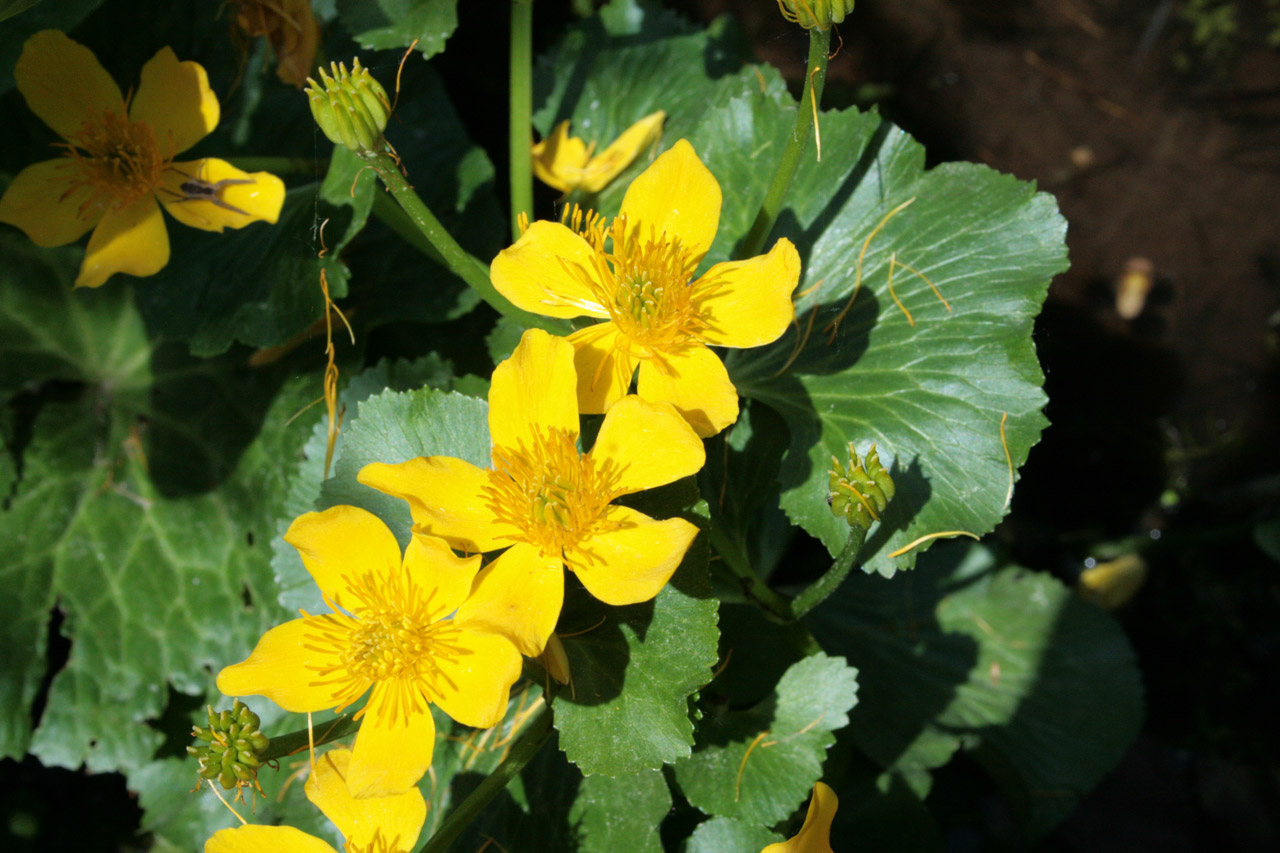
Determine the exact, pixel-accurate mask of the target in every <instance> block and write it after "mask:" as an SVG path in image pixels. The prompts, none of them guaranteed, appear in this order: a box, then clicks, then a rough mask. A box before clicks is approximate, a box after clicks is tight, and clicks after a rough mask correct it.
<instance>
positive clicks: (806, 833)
mask: <svg viewBox="0 0 1280 853" xmlns="http://www.w3.org/2000/svg"><path fill="white" fill-rule="evenodd" d="M838 805H840V801H839V799H837V798H836V792H835V791H833V790H831V788H829V787H828V786H827V785H826V783H825V782H817V783H815V784H814V786H813V797H811V798H810V800H809V812H808V814H806V815H805V816H804V825H803V826H801V827H800V831H799V832H797V833H796V834H795V836H794V837H793V838H788V839H787V840H786V841H779V842H777V843H776V844H770V845H769V846H768V847H765V848H764V849H763V850H761V851H760V853H831V821H832V820H833V819H834V818H835V816H836V806H838Z"/></svg>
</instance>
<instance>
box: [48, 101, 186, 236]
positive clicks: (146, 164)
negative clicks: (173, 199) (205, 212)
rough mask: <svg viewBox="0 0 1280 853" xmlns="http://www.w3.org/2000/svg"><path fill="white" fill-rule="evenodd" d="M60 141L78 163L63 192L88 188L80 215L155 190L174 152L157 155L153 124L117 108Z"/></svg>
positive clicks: (90, 214)
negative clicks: (118, 110) (75, 173)
mask: <svg viewBox="0 0 1280 853" xmlns="http://www.w3.org/2000/svg"><path fill="white" fill-rule="evenodd" d="M58 146H59V147H61V148H64V149H66V156H67V157H69V158H71V159H72V160H73V161H75V163H76V165H78V166H79V167H80V174H79V175H78V176H77V177H75V178H74V179H72V181H71V187H70V188H69V189H68V190H67V195H70V194H71V193H73V192H75V191H76V190H78V189H80V188H82V187H88V188H89V190H90V191H91V194H90V197H89V199H88V200H87V201H85V202H84V204H82V205H81V206H80V210H79V212H78V216H79V217H80V218H81V219H89V218H96V217H98V216H101V215H102V214H103V213H105V212H106V211H107V210H108V209H109V208H112V209H117V210H118V209H120V208H123V207H127V206H129V205H130V204H133V203H134V202H135V201H137V200H138V199H140V198H142V197H144V196H146V195H148V194H150V193H153V192H155V191H156V190H157V189H158V188H159V187H160V183H161V175H162V174H163V173H164V171H165V169H167V168H168V167H169V161H170V160H171V159H172V157H173V153H174V152H169V153H168V155H167V156H166V155H163V154H161V152H160V146H159V144H158V143H157V142H156V135H155V131H154V130H152V129H151V125H149V124H147V123H145V122H131V121H129V119H128V117H127V116H125V115H123V114H121V113H117V112H116V111H115V110H104V111H103V113H102V118H101V119H99V120H98V121H85V122H84V124H82V125H81V126H80V131H79V133H77V134H76V135H75V136H73V137H71V140H70V141H69V142H60V143H58Z"/></svg>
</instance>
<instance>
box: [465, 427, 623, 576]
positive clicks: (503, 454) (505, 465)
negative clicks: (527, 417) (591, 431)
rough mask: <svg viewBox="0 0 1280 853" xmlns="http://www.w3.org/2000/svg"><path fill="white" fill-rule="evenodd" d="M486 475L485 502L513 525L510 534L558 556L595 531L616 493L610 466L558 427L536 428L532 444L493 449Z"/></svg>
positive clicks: (501, 519)
mask: <svg viewBox="0 0 1280 853" xmlns="http://www.w3.org/2000/svg"><path fill="white" fill-rule="evenodd" d="M488 473H489V482H488V484H487V485H486V487H485V492H486V495H487V496H488V498H489V503H488V506H489V508H490V509H491V510H492V511H493V513H494V514H495V515H496V516H497V517H498V520H499V521H500V522H502V523H505V524H508V525H510V526H511V527H513V528H515V530H516V532H515V533H513V534H510V536H509V538H511V539H512V540H514V541H517V542H528V543H529V544H531V545H536V546H537V547H538V550H539V551H540V552H541V553H542V554H544V555H556V556H562V555H563V554H564V551H565V549H571V548H573V547H574V546H576V545H577V544H578V543H579V542H580V541H582V540H583V539H584V538H586V537H587V536H590V535H591V534H592V533H593V532H595V531H597V530H599V529H600V527H601V525H602V524H603V523H604V514H605V508H606V507H607V506H608V505H609V502H610V501H611V500H613V499H614V498H615V497H617V495H618V492H617V491H616V489H615V488H614V487H613V486H612V483H613V481H614V479H615V477H614V474H613V471H612V468H611V466H609V465H604V466H597V465H596V463H595V460H594V459H592V458H591V454H586V455H583V454H580V453H578V448H577V447H576V445H575V442H574V436H573V434H572V433H570V432H568V431H566V430H562V429H551V430H539V431H537V432H535V433H534V438H533V445H532V446H531V447H529V446H526V445H525V444H524V442H523V441H522V442H521V443H520V445H519V447H516V448H509V447H495V448H494V449H493V468H492V469H491V470H490V471H489V472H488Z"/></svg>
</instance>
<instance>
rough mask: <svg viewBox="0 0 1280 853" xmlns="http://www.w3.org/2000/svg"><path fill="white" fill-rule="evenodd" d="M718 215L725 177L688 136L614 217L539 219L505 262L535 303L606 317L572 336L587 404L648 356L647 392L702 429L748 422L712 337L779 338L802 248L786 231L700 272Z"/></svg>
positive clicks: (504, 288)
mask: <svg viewBox="0 0 1280 853" xmlns="http://www.w3.org/2000/svg"><path fill="white" fill-rule="evenodd" d="M719 220H720V185H719V184H718V183H716V179H715V177H714V176H713V175H712V174H711V172H710V171H708V170H707V167H706V166H704V165H702V161H700V160H699V159H698V155H697V154H695V153H694V151H693V146H691V145H690V144H689V143H688V142H687V141H685V140H683V139H681V140H680V141H679V142H677V143H676V144H675V146H674V147H673V148H671V150H670V151H667V152H666V153H664V154H663V155H662V156H660V157H659V158H658V159H657V160H655V161H654V163H653V165H652V166H650V167H649V168H648V169H646V170H645V171H644V173H643V174H642V175H640V176H639V177H638V178H636V179H635V181H634V182H633V183H632V184H631V186H630V187H629V188H628V189H627V194H626V196H625V198H623V201H622V211H621V213H619V215H618V217H617V219H614V220H613V222H612V223H610V224H607V225H606V224H605V222H604V220H602V219H599V218H597V217H595V216H591V217H588V219H587V221H586V223H585V225H584V224H583V223H582V222H581V221H580V220H579V219H578V218H576V217H575V218H574V219H573V220H572V221H571V224H572V225H574V226H575V227H574V228H570V227H568V226H566V225H562V224H560V223H556V222H535V223H533V225H531V226H530V227H529V229H528V230H527V231H526V232H525V233H524V235H523V236H522V237H521V238H520V239H519V240H517V241H516V243H515V244H514V245H513V246H511V247H510V248H508V249H504V250H503V251H502V252H500V253H499V254H498V257H497V258H495V259H494V261H493V265H492V267H491V268H490V275H491V277H492V279H493V284H494V286H495V287H497V289H498V291H499V292H501V293H502V295H503V296H505V297H507V298H508V299H510V300H511V301H512V302H514V303H515V304H516V305H518V306H519V307H521V308H523V309H524V310H526V311H531V312H533V313H536V314H546V315H549V316H551V317H566V318H567V317H578V316H582V315H584V314H585V315H587V316H591V317H599V318H601V319H603V320H605V321H606V322H603V323H598V324H596V325H594V326H589V327H587V328H585V329H582V330H580V331H577V332H575V333H573V334H572V335H570V336H569V341H570V343H572V344H573V347H574V350H575V353H576V354H575V356H574V361H575V364H576V366H577V370H578V402H579V405H580V406H581V409H582V411H583V412H584V413H587V414H598V413H601V412H605V411H607V410H608V409H609V407H610V406H611V405H613V404H614V403H615V402H616V401H617V400H619V399H621V398H622V396H623V395H624V394H626V393H627V390H628V388H630V386H631V377H632V374H634V373H635V372H636V367H637V365H638V366H639V374H640V375H639V380H638V385H637V393H638V394H639V395H640V396H641V397H643V398H644V399H646V400H654V401H659V400H661V401H666V402H669V403H671V404H672V405H674V406H675V407H676V409H677V410H679V412H680V413H681V414H682V415H684V417H685V418H686V419H687V420H688V421H689V424H690V425H691V426H692V427H693V428H694V429H695V430H696V431H697V432H698V434H699V435H702V436H708V435H714V434H715V433H717V432H719V431H720V430H722V429H724V428H725V427H726V426H728V425H729V424H731V423H733V422H734V420H736V419H737V417H738V392H737V390H736V389H735V388H734V387H733V383H732V382H730V381H729V374H728V372H727V371H726V370H725V367H724V364H723V363H722V362H721V361H720V358H719V356H717V355H716V354H715V353H713V352H712V351H711V350H710V349H708V346H707V345H708V344H713V345H716V346H726V347H754V346H760V345H762V344H767V343H772V342H773V341H775V340H777V339H778V338H779V337H780V336H781V335H782V333H783V332H784V331H786V329H787V326H788V325H789V324H790V323H791V321H792V319H793V318H794V316H795V308H794V307H793V305H792V303H791V293H792V291H794V290H795V288H796V284H797V283H798V282H799V280H800V256H799V254H798V253H797V252H796V249H795V246H793V245H792V244H791V241H789V240H787V239H785V238H784V239H780V240H778V242H777V243H775V244H774V246H773V249H772V250H771V251H770V252H769V253H768V254H767V255H760V256H759V257H755V258H751V259H750V260H746V261H731V262H728V263H721V264H716V265H715V266H713V267H711V269H709V270H708V271H707V272H706V273H705V274H704V275H703V276H702V277H701V278H698V279H696V280H695V279H694V278H693V273H694V270H696V269H697V267H698V264H699V263H700V262H701V261H702V258H703V256H704V255H706V253H707V250H708V249H709V248H711V242H712V240H713V239H714V238H715V235H716V227H717V225H718V224H719ZM578 226H583V227H581V228H578Z"/></svg>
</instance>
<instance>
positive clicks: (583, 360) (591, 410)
mask: <svg viewBox="0 0 1280 853" xmlns="http://www.w3.org/2000/svg"><path fill="white" fill-rule="evenodd" d="M568 340H569V343H571V344H573V367H574V370H576V371H577V374H578V411H580V412H582V413H583V414H584V415H598V414H601V413H603V412H607V411H609V407H610V406H612V405H613V404H614V403H616V402H617V401H618V400H619V399H621V398H622V397H623V395H625V394H626V393H627V391H628V389H630V388H631V377H632V376H633V375H634V374H635V372H636V360H635V359H634V358H632V357H631V352H630V350H628V349H627V348H626V346H624V343H625V342H624V341H623V339H622V338H620V337H619V334H618V327H617V326H615V325H614V324H613V323H607V322H606V323H596V324H595V325H594V326H588V327H586V328H585V329H579V330H578V331H576V332H574V333H573V334H571V335H569V338H568Z"/></svg>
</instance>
